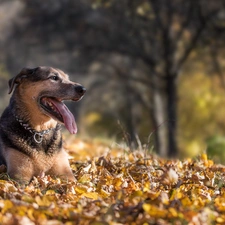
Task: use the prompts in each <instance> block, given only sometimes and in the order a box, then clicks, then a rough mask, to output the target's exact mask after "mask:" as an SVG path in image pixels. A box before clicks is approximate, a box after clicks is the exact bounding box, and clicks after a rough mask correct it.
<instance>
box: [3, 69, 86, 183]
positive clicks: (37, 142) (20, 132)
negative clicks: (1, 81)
mask: <svg viewBox="0 0 225 225" xmlns="http://www.w3.org/2000/svg"><path fill="white" fill-rule="evenodd" d="M85 92H86V89H85V88H84V87H83V86H82V85H80V84H78V83H74V82H72V81H70V80H69V76H68V75H67V74H65V73H64V72H63V71H61V70H59V69H55V68H52V67H36V68H33V69H31V68H23V69H22V70H21V71H20V73H19V74H18V75H16V76H15V77H13V78H12V79H10V80H9V94H10V93H13V94H12V96H11V98H10V103H9V105H8V107H7V108H6V109H5V110H4V112H3V114H2V116H1V118H0V165H1V164H2V165H5V166H6V168H7V174H8V175H9V177H10V178H11V179H13V180H15V181H17V182H19V183H22V184H28V183H29V182H30V181H31V180H32V178H33V177H34V176H36V177H37V176H41V174H42V175H43V174H46V175H51V176H54V177H61V178H62V179H67V180H71V181H75V178H74V175H73V173H72V170H71V168H70V164H69V160H68V156H67V153H66V152H65V150H64V149H63V147H62V134H61V124H64V125H65V127H66V128H67V129H68V131H69V132H70V133H71V134H75V133H76V132H77V125H76V122H75V119H74V117H73V114H72V113H71V112H70V111H69V109H68V108H67V106H66V105H65V104H64V103H63V101H66V100H72V101H78V100H80V99H81V98H82V97H83V96H84V94H85Z"/></svg>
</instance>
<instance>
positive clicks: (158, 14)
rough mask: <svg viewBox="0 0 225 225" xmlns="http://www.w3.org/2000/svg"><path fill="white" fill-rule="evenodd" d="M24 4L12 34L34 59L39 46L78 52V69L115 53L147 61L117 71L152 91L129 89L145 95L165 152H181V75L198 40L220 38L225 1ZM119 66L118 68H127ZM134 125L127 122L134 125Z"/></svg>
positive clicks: (72, 63) (73, 64) (74, 55)
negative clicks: (140, 70)
mask: <svg viewBox="0 0 225 225" xmlns="http://www.w3.org/2000/svg"><path fill="white" fill-rule="evenodd" d="M22 2H23V3H24V10H23V11H22V14H21V17H20V20H18V21H17V22H16V24H15V27H14V33H12V37H14V36H15V35H16V37H17V39H15V42H16V43H17V44H18V42H21V45H20V46H21V48H22V49H23V48H24V49H26V50H27V49H28V48H25V46H27V45H28V46H30V49H31V51H30V52H26V50H24V51H23V54H22V55H23V57H25V58H27V60H28V59H29V57H31V55H33V54H34V53H35V54H36V55H38V51H36V50H37V49H36V48H35V46H38V47H39V51H43V52H45V53H46V54H49V53H52V54H54V53H56V52H57V53H58V52H61V53H64V54H65V55H66V53H70V55H69V57H66V59H67V60H68V67H67V68H69V70H71V71H73V69H74V68H85V67H87V66H86V65H87V63H89V62H91V61H93V60H97V59H101V62H102V64H104V62H105V59H107V58H105V59H102V58H101V57H100V58H98V57H99V56H100V55H102V54H104V55H107V54H108V55H112V54H114V53H117V54H121V55H123V56H128V57H129V58H130V60H131V62H135V63H136V64H137V65H139V66H143V65H144V67H145V68H146V69H145V70H146V73H145V74H144V76H141V77H139V74H137V73H131V74H126V73H121V72H120V71H121V69H119V70H117V71H118V74H120V77H121V79H122V81H123V82H124V81H125V80H126V79H127V80H129V81H130V82H132V81H135V82H137V81H138V82H139V83H141V84H142V85H144V86H145V87H147V88H148V90H149V92H148V93H147V98H146V93H145V92H144V91H143V90H145V89H142V88H136V86H134V85H125V89H124V90H127V88H129V90H131V91H133V92H135V93H137V95H136V96H138V98H139V99H140V101H141V102H142V103H143V104H144V105H145V107H147V108H148V111H149V117H150V118H151V120H152V124H153V126H154V127H155V143H156V149H157V151H158V153H159V154H160V155H161V156H175V155H177V143H176V128H177V77H178V76H179V74H180V72H181V68H182V66H183V64H184V63H185V62H186V60H187V58H188V57H189V55H190V53H191V52H192V51H193V50H195V49H196V47H197V44H198V43H201V44H202V45H204V44H206V43H207V44H208V43H209V42H210V41H211V40H212V39H211V37H212V35H211V33H213V34H214V33H215V32H214V30H213V29H212V27H213V26H211V25H212V21H213V22H214V21H217V20H220V19H221V18H219V15H220V14H221V13H223V11H224V3H223V0H215V1H207V4H206V2H205V1H204V0H196V1H192V0H187V1H183V0H167V1H164V0H157V1H155V0H139V1H137V0H121V1H117V0H108V1H105V0H86V1H79V0H76V1H75V0H57V1H56V0H50V1H39V0H33V1H29V0H23V1H22ZM21 18H22V19H21ZM222 19H223V18H222ZM21 21H22V22H21ZM21 23H22V25H21ZM204 35H207V36H208V37H207V38H205V36H204ZM214 39H216V37H214ZM209 40H210V41H209ZM13 47H14V45H11V46H10V47H9V48H11V50H13V51H9V58H8V61H9V62H10V63H11V61H10V59H11V55H10V54H14V53H13V52H14V51H16V50H15V49H12V48H13ZM21 48H20V49H18V50H17V51H21ZM23 60H25V59H23ZM17 63H18V64H19V60H18V61H17ZM82 65H84V67H82ZM118 65H119V64H117V68H118V67H119V68H123V65H119V66H118ZM124 83H125V82H124ZM129 102H131V101H130V99H129V98H127V104H128V108H129V107H131V105H130V103H129ZM129 124H130V122H129ZM129 124H128V122H127V127H128V126H129ZM165 124H167V126H166V125H165ZM130 129H132V130H133V129H134V128H133V127H131V128H130ZM133 136H134V135H133V134H131V137H133Z"/></svg>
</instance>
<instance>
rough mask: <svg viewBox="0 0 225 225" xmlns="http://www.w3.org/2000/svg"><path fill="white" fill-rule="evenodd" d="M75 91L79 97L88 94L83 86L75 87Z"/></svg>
mask: <svg viewBox="0 0 225 225" xmlns="http://www.w3.org/2000/svg"><path fill="white" fill-rule="evenodd" d="M75 90H76V92H77V93H78V94H79V95H81V96H82V95H84V93H85V92H86V88H84V87H83V86H81V85H78V86H76V87H75Z"/></svg>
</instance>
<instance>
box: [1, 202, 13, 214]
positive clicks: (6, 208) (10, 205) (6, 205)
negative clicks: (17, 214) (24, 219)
mask: <svg viewBox="0 0 225 225" xmlns="http://www.w3.org/2000/svg"><path fill="white" fill-rule="evenodd" d="M11 208H13V203H12V202H11V201H10V200H5V201H4V207H3V209H2V211H1V213H5V212H7V211H8V210H9V209H11Z"/></svg>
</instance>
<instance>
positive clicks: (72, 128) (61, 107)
mask: <svg viewBox="0 0 225 225" xmlns="http://www.w3.org/2000/svg"><path fill="white" fill-rule="evenodd" d="M51 102H52V104H54V106H55V107H56V108H57V109H58V111H59V113H60V114H61V116H62V117H63V122H64V124H65V127H66V128H67V130H68V131H69V132H70V133H71V134H76V133H77V125H76V122H75V119H74V116H73V114H72V113H71V112H70V110H69V109H68V108H67V107H66V105H65V104H63V103H62V102H59V101H56V100H53V99H51Z"/></svg>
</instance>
